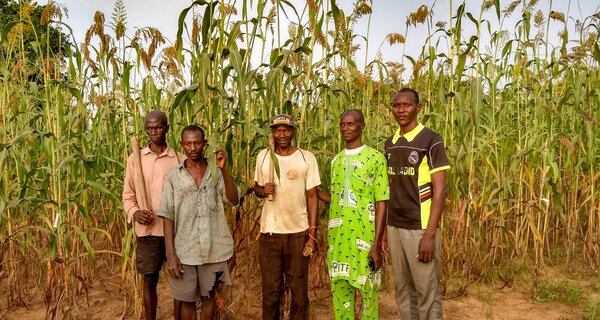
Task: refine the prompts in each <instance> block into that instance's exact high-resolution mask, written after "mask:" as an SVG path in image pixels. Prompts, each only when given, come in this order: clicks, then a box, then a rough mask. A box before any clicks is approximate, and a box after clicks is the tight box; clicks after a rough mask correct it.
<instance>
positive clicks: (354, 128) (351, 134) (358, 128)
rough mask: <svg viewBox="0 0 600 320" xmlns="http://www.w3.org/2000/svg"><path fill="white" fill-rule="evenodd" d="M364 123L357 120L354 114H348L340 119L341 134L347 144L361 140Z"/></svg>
mask: <svg viewBox="0 0 600 320" xmlns="http://www.w3.org/2000/svg"><path fill="white" fill-rule="evenodd" d="M363 127H364V123H362V122H360V121H358V120H356V117H355V116H354V114H352V113H347V114H346V115H344V116H343V117H342V118H341V119H340V133H341V134H342V138H343V139H344V141H346V142H353V141H356V140H357V139H359V138H360V135H361V134H362V131H363Z"/></svg>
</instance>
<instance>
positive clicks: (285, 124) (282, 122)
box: [270, 114, 295, 148]
mask: <svg viewBox="0 0 600 320" xmlns="http://www.w3.org/2000/svg"><path fill="white" fill-rule="evenodd" d="M270 127H271V133H272V134H273V140H274V141H275V145H276V146H277V147H280V148H288V147H290V146H291V145H292V139H293V138H294V128H295V125H294V119H292V117H291V116H289V115H287V114H279V115H276V116H274V117H273V118H271V125H270Z"/></svg>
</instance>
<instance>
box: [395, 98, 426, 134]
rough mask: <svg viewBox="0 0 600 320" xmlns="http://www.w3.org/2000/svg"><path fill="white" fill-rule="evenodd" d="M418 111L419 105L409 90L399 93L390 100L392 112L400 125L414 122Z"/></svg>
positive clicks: (419, 109)
mask: <svg viewBox="0 0 600 320" xmlns="http://www.w3.org/2000/svg"><path fill="white" fill-rule="evenodd" d="M419 111H421V105H419V104H417V102H416V101H415V96H414V95H413V94H411V93H410V92H404V93H400V94H398V95H396V97H395V99H394V101H392V113H393V114H394V118H395V119H396V122H398V124H399V125H400V126H401V127H405V126H408V125H410V124H412V123H414V124H416V122H417V114H419Z"/></svg>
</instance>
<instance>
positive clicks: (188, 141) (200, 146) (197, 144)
mask: <svg viewBox="0 0 600 320" xmlns="http://www.w3.org/2000/svg"><path fill="white" fill-rule="evenodd" d="M205 145H206V140H204V137H203V136H202V133H201V132H200V131H196V130H193V131H191V130H190V131H185V132H184V133H183V134H182V135H181V147H182V148H183V152H184V153H185V155H186V156H187V157H188V159H190V160H192V161H198V160H200V159H202V152H203V151H204V146H205Z"/></svg>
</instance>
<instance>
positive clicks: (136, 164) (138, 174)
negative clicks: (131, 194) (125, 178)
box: [131, 136, 150, 210]
mask: <svg viewBox="0 0 600 320" xmlns="http://www.w3.org/2000/svg"><path fill="white" fill-rule="evenodd" d="M131 151H132V154H133V168H134V172H133V175H134V180H135V189H136V193H138V194H139V195H140V197H139V199H140V203H138V206H139V207H140V209H142V210H150V205H149V203H148V195H147V194H146V182H145V181H144V172H143V171H142V156H141V155H140V143H139V141H138V139H137V138H136V136H132V137H131Z"/></svg>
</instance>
